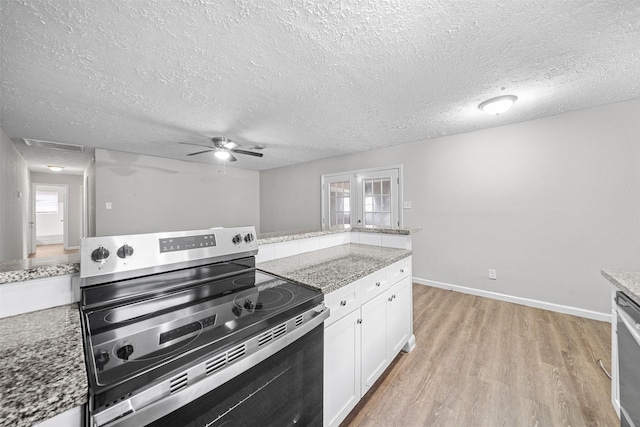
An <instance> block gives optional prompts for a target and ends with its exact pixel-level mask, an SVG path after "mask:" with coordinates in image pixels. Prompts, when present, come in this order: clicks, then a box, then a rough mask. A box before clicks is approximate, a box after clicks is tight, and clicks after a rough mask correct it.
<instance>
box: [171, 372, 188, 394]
mask: <svg viewBox="0 0 640 427" xmlns="http://www.w3.org/2000/svg"><path fill="white" fill-rule="evenodd" d="M186 386H187V373H186V372H185V373H184V374H182V375H180V376H179V377H175V378H172V379H171V382H170V383H169V392H170V393H171V394H173V393H176V392H178V391H180V390H182V389H183V388H185V387H186Z"/></svg>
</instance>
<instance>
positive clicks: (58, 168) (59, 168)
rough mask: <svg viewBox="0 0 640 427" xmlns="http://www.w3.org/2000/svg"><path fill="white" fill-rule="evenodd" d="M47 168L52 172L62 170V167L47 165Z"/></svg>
mask: <svg viewBox="0 0 640 427" xmlns="http://www.w3.org/2000/svg"><path fill="white" fill-rule="evenodd" d="M47 167H48V168H49V169H51V170H52V171H54V172H60V171H61V170H62V169H64V166H54V165H47Z"/></svg>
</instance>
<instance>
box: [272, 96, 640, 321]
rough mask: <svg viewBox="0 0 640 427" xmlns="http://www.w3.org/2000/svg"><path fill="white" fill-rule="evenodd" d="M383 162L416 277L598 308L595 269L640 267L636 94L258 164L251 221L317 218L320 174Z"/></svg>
mask: <svg viewBox="0 0 640 427" xmlns="http://www.w3.org/2000/svg"><path fill="white" fill-rule="evenodd" d="M392 164H403V165H404V200H405V201H411V202H412V209H409V210H407V209H405V210H404V225H405V226H420V227H422V231H421V232H420V233H418V234H415V235H414V236H413V237H414V245H413V248H414V264H413V268H414V276H415V277H416V278H419V279H425V280H430V281H437V282H442V283H447V284H453V285H458V286H466V287H470V288H476V289H479V290H486V291H493V292H499V293H502V294H506V295H512V296H516V297H521V298H530V299H535V300H538V301H543V302H548V303H553V304H560V305H566V306H570V307H576V308H581V309H585V310H592V311H596V312H600V313H607V312H609V311H610V306H609V287H608V286H607V282H606V280H605V279H604V278H602V277H601V275H600V269H601V268H610V269H621V270H632V271H640V100H632V101H627V102H622V103H617V104H612V105H608V106H603V107H599V108H593V109H588V110H582V111H578V112H573V113H567V114H562V115H558V116H554V117H549V118H544V119H540V120H535V121H530V122H524V123H518V124H513V125H508V126H502V127H497V128H493V129H488V130H483V131H478V132H470V133H466V134H460V135H453V136H448V137H442V138H437V139H432V140H426V141H420V142H415V143H409V144H403V145H398V146H395V147H391V148H387V149H381V150H374V151H370V152H365V153H358V154H353V155H348V156H342V157H337V158H332V159H326V160H321V161H316V162H310V163H307V164H302V165H296V166H291V167H286V168H279V169H272V170H268V171H263V172H262V173H261V174H260V190H261V191H260V196H261V202H260V207H261V225H262V231H263V232H271V231H282V230H287V229H305V228H316V229H318V228H319V227H320V175H321V174H325V173H332V172H341V171H348V170H352V169H362V168H369V167H376V166H384V165H392ZM489 268H493V269H496V270H497V276H498V280H495V281H494V280H489V279H488V278H487V270H488V269H489Z"/></svg>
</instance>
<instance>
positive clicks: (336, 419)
mask: <svg viewBox="0 0 640 427" xmlns="http://www.w3.org/2000/svg"><path fill="white" fill-rule="evenodd" d="M359 322H360V310H354V311H352V312H351V313H349V314H347V315H346V316H344V317H343V318H341V319H340V320H338V321H337V322H334V323H333V324H332V325H331V326H328V327H326V328H325V330H324V403H323V405H324V420H325V421H324V423H325V425H336V426H337V425H338V424H340V421H342V420H344V419H345V417H346V416H347V415H348V414H349V412H351V410H352V409H353V408H354V407H355V406H356V405H357V404H358V401H359V400H360V326H359Z"/></svg>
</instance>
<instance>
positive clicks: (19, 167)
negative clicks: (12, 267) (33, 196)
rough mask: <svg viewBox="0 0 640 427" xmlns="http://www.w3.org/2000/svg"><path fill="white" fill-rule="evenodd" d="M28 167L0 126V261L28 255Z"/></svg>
mask: <svg viewBox="0 0 640 427" xmlns="http://www.w3.org/2000/svg"><path fill="white" fill-rule="evenodd" d="M28 201H29V170H28V169H27V162H26V161H25V160H24V158H23V157H22V155H21V154H20V152H19V151H18V149H17V148H16V147H15V146H14V145H13V143H12V142H11V140H10V139H9V136H7V134H6V133H4V131H3V130H2V129H0V203H1V205H0V261H11V260H16V259H22V258H26V257H27V227H28V222H29V209H28V207H29V204H28Z"/></svg>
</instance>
